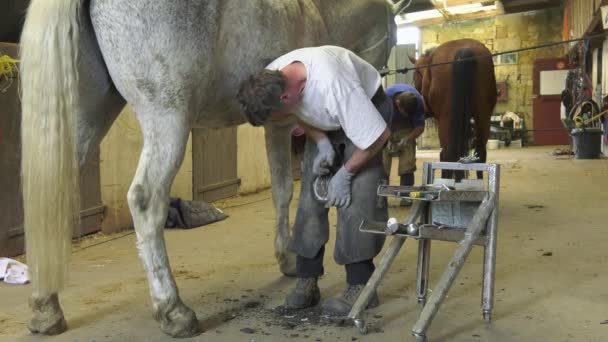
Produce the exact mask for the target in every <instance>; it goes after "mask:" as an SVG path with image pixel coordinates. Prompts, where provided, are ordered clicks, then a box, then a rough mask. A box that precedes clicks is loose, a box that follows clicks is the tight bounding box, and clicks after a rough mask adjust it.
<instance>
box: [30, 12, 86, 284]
mask: <svg viewBox="0 0 608 342" xmlns="http://www.w3.org/2000/svg"><path fill="white" fill-rule="evenodd" d="M79 8H80V0H34V1H32V3H31V5H30V7H29V9H28V13H27V17H26V20H25V25H24V28H23V33H22V36H21V67H20V69H21V70H20V75H21V104H22V118H21V148H22V152H21V153H22V157H21V158H22V161H21V173H22V174H21V176H22V182H23V211H24V220H23V225H24V228H25V241H26V250H27V261H28V264H29V267H30V276H31V280H32V285H33V291H34V293H37V294H41V295H45V294H52V293H56V292H58V291H59V290H61V289H62V288H63V287H64V284H65V282H66V277H67V268H68V258H69V255H70V252H71V237H72V234H73V232H74V227H75V226H76V225H77V223H78V213H79V205H80V197H79V195H80V191H79V170H78V158H77V154H78V152H77V146H76V138H77V133H76V111H77V106H78V104H77V101H78V75H77V67H76V65H77V64H76V58H77V52H78V31H79V28H78V16H79Z"/></svg>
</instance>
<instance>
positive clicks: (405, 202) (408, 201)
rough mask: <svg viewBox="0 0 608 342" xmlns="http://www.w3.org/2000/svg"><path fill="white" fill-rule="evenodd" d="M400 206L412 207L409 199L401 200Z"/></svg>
mask: <svg viewBox="0 0 608 342" xmlns="http://www.w3.org/2000/svg"><path fill="white" fill-rule="evenodd" d="M399 205H400V206H402V207H411V206H412V200H411V199H409V198H402V199H401V202H400V203H399Z"/></svg>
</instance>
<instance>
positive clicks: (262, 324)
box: [0, 147, 608, 342]
mask: <svg viewBox="0 0 608 342" xmlns="http://www.w3.org/2000/svg"><path fill="white" fill-rule="evenodd" d="M551 151H553V147H550V148H549V147H544V148H524V149H516V150H508V149H503V150H497V151H490V159H491V161H495V162H498V163H500V164H501V165H502V180H501V182H502V186H501V195H500V219H499V238H498V262H497V272H496V302H495V311H494V318H495V321H494V322H493V323H492V325H491V326H486V325H485V324H484V323H483V321H482V319H481V311H480V282H481V269H482V249H481V248H478V247H476V248H475V249H474V250H473V252H472V253H471V255H470V257H469V260H468V262H467V263H466V265H465V267H464V269H463V270H462V272H461V274H460V275H459V277H458V278H457V280H456V282H455V284H454V287H453V288H452V290H451V291H450V292H449V294H448V296H449V297H448V298H447V300H446V302H445V304H444V305H443V307H442V308H441V310H440V312H439V314H438V316H437V318H436V319H435V321H434V322H433V324H432V325H431V328H430V330H429V338H430V340H431V341H607V340H608V324H604V325H602V324H600V322H602V321H604V320H607V319H608V287H607V286H606V285H607V284H608V274H606V272H605V270H606V267H607V266H608V254H607V253H606V242H607V240H608V235H607V234H606V229H607V228H606V227H608V225H607V224H606V221H607V219H608V216H607V215H606V213H607V211H606V200H607V199H608V196H607V195H606V189H608V160H606V159H603V160H593V161H579V160H572V159H569V158H563V159H558V158H556V157H553V156H551V155H550V152H551ZM435 158H437V152H436V151H432V152H421V153H419V162H420V163H421V162H422V161H425V160H435ZM394 164H395V163H394ZM417 176H418V177H419V176H420V175H419V173H418V174H417ZM395 180H396V179H395ZM295 203H297V199H296V200H294V206H292V208H293V207H295ZM527 205H534V206H541V207H536V209H529V208H528V207H527ZM219 206H220V207H224V208H226V209H225V211H226V212H227V213H228V214H229V215H230V218H228V219H227V220H225V221H223V222H219V223H216V224H213V225H209V226H206V227H202V228H197V229H193V230H188V231H186V230H176V231H167V232H166V239H167V245H168V249H169V254H170V257H171V262H172V266H173V270H174V274H175V276H176V279H177V283H178V285H179V288H180V294H181V296H182V298H183V300H184V302H186V303H187V304H188V305H190V306H191V307H192V308H193V309H194V310H195V311H196V313H197V315H198V317H199V319H200V320H201V322H202V324H203V326H204V327H205V329H206V332H205V333H203V334H201V335H200V336H198V337H196V338H192V339H186V341H285V340H290V341H291V340H293V341H309V340H310V341H355V340H358V341H377V340H384V341H412V340H413V338H412V337H411V335H410V329H411V327H412V326H413V324H414V322H415V320H416V318H417V314H418V312H419V311H418V307H417V304H416V299H415V285H414V279H415V260H416V258H415V255H416V254H415V252H416V248H415V247H416V244H415V242H414V241H407V242H406V245H405V249H404V250H402V252H401V254H400V255H399V256H398V258H397V260H396V262H395V264H394V265H393V267H392V268H391V270H390V272H389V274H388V276H387V277H386V278H385V281H384V283H383V285H382V286H381V288H380V290H379V294H380V300H381V305H380V307H378V308H377V309H375V310H373V311H372V312H370V313H369V314H368V316H367V317H368V318H369V321H370V322H371V323H373V326H372V327H373V331H374V332H373V333H371V334H369V335H367V336H360V335H358V333H357V331H356V329H354V328H352V327H338V326H332V325H322V326H315V325H311V324H307V323H306V322H302V323H301V324H300V325H298V326H295V327H293V325H292V326H286V325H284V324H283V325H277V322H279V321H281V319H282V318H284V317H281V316H280V315H278V314H276V313H275V311H274V310H273V309H274V308H275V307H277V306H279V305H281V303H282V300H283V298H284V296H285V295H286V293H288V291H289V290H290V288H291V287H292V286H293V284H294V282H295V281H294V279H293V278H286V277H281V276H280V275H279V274H278V269H277V267H276V265H275V262H274V257H273V249H272V237H273V226H274V218H273V209H272V202H271V200H270V193H269V192H268V191H265V192H262V193H259V194H255V195H251V196H245V197H239V198H235V199H231V200H228V201H225V202H222V203H219ZM391 212H392V213H391V215H392V216H398V217H403V215H405V210H404V209H400V208H398V207H392V208H391ZM291 218H292V220H293V218H294V215H293V214H292V216H291ZM332 220H333V222H335V213H334V212H333V211H332ZM332 243H333V237H332V242H330V246H333V244H332ZM134 244H135V236H134V235H133V234H128V233H127V234H126V235H125V233H122V234H117V235H115V236H110V237H101V238H96V239H90V240H87V241H83V242H82V243H80V244H79V245H78V246H76V247H75V253H74V256H73V260H72V267H71V270H72V273H71V280H70V285H69V287H68V288H67V290H66V291H65V292H64V293H63V294H62V295H61V297H60V300H61V303H62V306H63V310H64V312H65V314H66V318H67V321H68V325H69V328H70V330H69V331H68V332H66V333H64V334H62V335H60V336H57V337H51V338H41V337H36V336H32V335H30V334H29V333H28V331H27V329H26V323H27V321H28V319H29V317H30V312H29V309H28V307H27V296H28V295H29V292H30V289H29V286H27V285H26V286H9V285H6V284H4V283H2V285H0V299H1V302H0V305H1V307H2V308H1V309H0V340H2V341H5V340H6V341H41V340H44V341H89V342H91V341H97V342H101V341H144V340H145V341H167V340H171V339H170V338H169V337H167V336H165V335H163V333H162V332H161V331H160V329H159V328H158V325H157V323H156V322H155V321H154V320H153V319H152V315H151V309H150V303H149V297H148V288H147V284H146V281H145V278H144V273H143V270H142V266H141V263H140V261H139V259H138V257H137V254H136V250H135V247H134ZM454 246H455V245H454V244H451V243H441V242H435V243H433V249H432V260H431V266H432V269H431V277H432V282H431V289H432V288H433V285H434V282H433V281H436V280H437V279H438V278H439V276H440V274H441V272H442V271H443V269H444V267H445V265H446V262H447V260H448V258H449V257H450V256H451V254H452V252H453V250H454ZM331 252H332V248H331V247H330V248H329V250H328V253H327V258H326V272H327V274H326V276H324V277H323V278H322V279H321V281H320V286H321V290H322V295H323V296H324V297H325V298H327V297H329V296H333V295H336V294H338V293H340V292H341V290H342V288H343V285H344V272H343V270H342V268H340V267H337V266H336V265H335V264H334V263H333V260H332V259H331V255H332V253H331ZM547 252H550V253H552V255H551V256H543V254H548V253H547ZM256 303H259V306H256V305H257V304H256ZM243 328H251V329H252V330H253V333H250V334H248V333H245V332H242V331H241V329H243Z"/></svg>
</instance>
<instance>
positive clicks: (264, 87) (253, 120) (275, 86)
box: [236, 69, 287, 126]
mask: <svg viewBox="0 0 608 342" xmlns="http://www.w3.org/2000/svg"><path fill="white" fill-rule="evenodd" d="M286 86H287V80H286V79H285V77H284V76H283V74H282V73H281V72H280V71H278V70H266V69H264V70H262V71H261V72H259V73H257V74H255V75H251V76H249V78H248V79H247V80H245V81H243V83H241V87H240V89H239V92H238V94H237V95H236V99H237V101H238V102H239V103H240V105H241V110H242V111H243V112H244V113H245V117H246V118H247V121H249V123H250V124H251V125H253V126H261V125H263V124H264V123H266V120H268V118H269V117H270V115H271V114H272V113H273V112H275V111H277V110H279V109H281V107H282V106H283V103H282V102H281V94H283V92H284V91H285V88H286Z"/></svg>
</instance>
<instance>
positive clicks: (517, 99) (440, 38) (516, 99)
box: [418, 8, 565, 148]
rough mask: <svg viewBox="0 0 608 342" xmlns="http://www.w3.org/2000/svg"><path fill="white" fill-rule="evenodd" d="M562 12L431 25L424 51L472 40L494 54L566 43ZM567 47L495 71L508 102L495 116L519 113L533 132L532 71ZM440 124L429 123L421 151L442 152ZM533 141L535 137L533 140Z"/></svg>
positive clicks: (521, 56)
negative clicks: (504, 86)
mask: <svg viewBox="0 0 608 342" xmlns="http://www.w3.org/2000/svg"><path fill="white" fill-rule="evenodd" d="M562 17H563V13H562V11H561V9H559V8H555V9H547V10H541V11H533V12H525V13H517V14H509V15H502V16H497V17H493V18H488V19H479V20H469V21H463V22H457V23H445V24H438V25H430V26H426V27H424V28H422V30H421V34H422V46H421V51H425V50H427V49H429V48H432V47H435V46H437V45H439V44H441V43H445V42H447V41H450V40H455V39H462V38H472V39H476V40H479V41H481V42H482V43H484V44H485V45H486V46H487V47H488V48H489V49H490V50H491V51H492V52H502V51H507V50H514V49H519V48H525V47H532V46H536V45H539V44H543V43H547V42H556V41H561V40H562V36H561V34H562V25H563V23H562V22H563V20H562ZM564 54H565V49H564V46H561V45H560V46H556V47H551V48H544V49H536V50H529V51H525V52H520V53H518V62H517V63H516V64H499V65H496V67H495V72H496V81H497V82H507V84H508V85H507V87H508V94H509V95H508V101H507V102H498V104H497V105H496V108H495V113H504V112H506V111H511V112H515V113H517V114H518V115H520V116H523V118H524V124H525V127H526V128H529V129H530V128H532V76H533V74H532V69H533V63H534V60H536V59H541V58H553V57H560V56H563V55H564ZM436 127H437V126H436V124H435V123H434V122H433V121H431V120H427V129H426V130H425V134H424V136H423V137H421V138H420V140H419V141H418V143H419V146H420V147H421V148H438V147H439V141H438V139H437V129H436ZM529 139H531V135H530V136H529Z"/></svg>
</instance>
